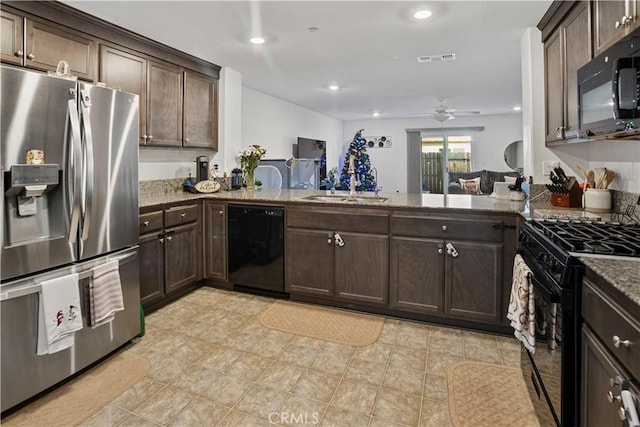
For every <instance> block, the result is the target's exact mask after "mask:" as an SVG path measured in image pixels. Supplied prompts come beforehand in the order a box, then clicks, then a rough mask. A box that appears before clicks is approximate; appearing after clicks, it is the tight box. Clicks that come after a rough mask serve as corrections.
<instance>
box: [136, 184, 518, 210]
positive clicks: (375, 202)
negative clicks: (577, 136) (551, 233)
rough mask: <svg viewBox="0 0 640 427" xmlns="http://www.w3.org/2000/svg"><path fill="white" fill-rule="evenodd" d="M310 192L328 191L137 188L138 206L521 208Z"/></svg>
mask: <svg viewBox="0 0 640 427" xmlns="http://www.w3.org/2000/svg"><path fill="white" fill-rule="evenodd" d="M313 195H329V192H328V191H314V190H288V189H282V190H272V189H262V190H254V191H247V190H237V191H223V192H218V193H213V194H192V193H184V192H174V191H168V192H165V191H164V190H163V189H155V190H153V191H149V190H145V191H140V195H139V201H138V202H139V203H138V204H139V206H140V207H150V206H159V205H163V204H168V203H178V202H184V201H188V200H196V199H204V200H224V201H231V202H250V203H275V204H291V203H296V204H310V205H319V204H324V205H338V206H345V207H346V206H369V207H374V206H376V207H391V208H418V209H421V208H426V209H455V210H469V211H488V212H501V213H521V212H523V211H524V208H525V203H524V202H512V201H509V200H498V199H493V198H490V197H488V196H473V195H466V194H451V195H448V196H444V195H442V194H417V193H416V194H407V193H380V198H386V200H384V201H382V200H380V199H375V198H374V196H373V193H371V192H369V193H363V194H360V193H359V194H358V196H359V197H360V199H358V200H356V201H353V202H351V201H349V202H347V201H343V200H322V201H317V200H308V199H305V197H308V196H313ZM336 195H343V196H347V195H348V192H342V191H338V192H336Z"/></svg>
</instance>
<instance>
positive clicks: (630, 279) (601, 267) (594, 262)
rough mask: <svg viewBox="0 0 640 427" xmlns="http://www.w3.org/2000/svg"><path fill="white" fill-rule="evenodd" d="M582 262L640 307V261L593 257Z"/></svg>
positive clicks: (582, 259)
mask: <svg viewBox="0 0 640 427" xmlns="http://www.w3.org/2000/svg"><path fill="white" fill-rule="evenodd" d="M580 261H582V263H583V264H584V265H585V267H587V268H588V269H590V270H592V271H593V272H594V273H596V274H597V275H598V276H600V277H602V278H603V279H605V280H606V281H607V282H609V283H611V285H612V286H613V287H615V288H616V289H618V290H619V291H620V292H622V294H624V295H625V296H626V297H627V298H629V299H630V300H631V301H632V302H634V303H635V304H637V305H639V306H640V261H629V260H623V259H610V258H609V259H606V258H592V257H580Z"/></svg>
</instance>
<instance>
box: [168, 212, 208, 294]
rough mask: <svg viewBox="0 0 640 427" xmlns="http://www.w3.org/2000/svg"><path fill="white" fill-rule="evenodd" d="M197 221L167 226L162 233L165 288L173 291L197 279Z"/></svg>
mask: <svg viewBox="0 0 640 427" xmlns="http://www.w3.org/2000/svg"><path fill="white" fill-rule="evenodd" d="M198 232H199V227H198V223H197V222H192V223H190V224H186V225H181V226H178V227H173V228H168V229H166V230H165V234H164V266H165V289H166V291H167V294H170V293H172V292H175V291H177V290H179V289H180V288H183V287H184V286H186V285H189V284H191V283H193V282H195V281H197V280H198V257H199V256H200V255H201V253H200V251H198V250H197V249H198V248H199V244H198V242H199V240H200V239H199V238H198Z"/></svg>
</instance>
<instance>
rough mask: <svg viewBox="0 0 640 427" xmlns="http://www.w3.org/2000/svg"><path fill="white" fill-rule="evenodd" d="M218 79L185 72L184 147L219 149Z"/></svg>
mask: <svg viewBox="0 0 640 427" xmlns="http://www.w3.org/2000/svg"><path fill="white" fill-rule="evenodd" d="M217 83H218V80H217V79H214V78H211V77H208V76H203V75H201V74H197V73H194V72H191V71H185V73H184V128H183V132H184V141H183V146H184V147H199V148H200V147H201V148H211V149H213V150H217V149H218V128H217V122H218V114H217V103H218V100H217V89H218V85H217Z"/></svg>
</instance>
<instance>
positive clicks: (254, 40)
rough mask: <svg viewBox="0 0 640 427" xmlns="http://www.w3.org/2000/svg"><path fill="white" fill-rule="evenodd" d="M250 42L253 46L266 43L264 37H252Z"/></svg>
mask: <svg viewBox="0 0 640 427" xmlns="http://www.w3.org/2000/svg"><path fill="white" fill-rule="evenodd" d="M249 41H250V42H251V43H253V44H262V43H264V39H263V38H262V37H251V38H250V39H249Z"/></svg>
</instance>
